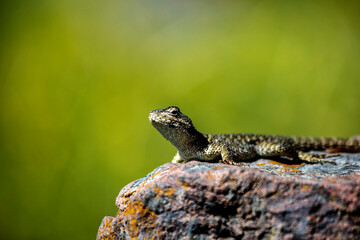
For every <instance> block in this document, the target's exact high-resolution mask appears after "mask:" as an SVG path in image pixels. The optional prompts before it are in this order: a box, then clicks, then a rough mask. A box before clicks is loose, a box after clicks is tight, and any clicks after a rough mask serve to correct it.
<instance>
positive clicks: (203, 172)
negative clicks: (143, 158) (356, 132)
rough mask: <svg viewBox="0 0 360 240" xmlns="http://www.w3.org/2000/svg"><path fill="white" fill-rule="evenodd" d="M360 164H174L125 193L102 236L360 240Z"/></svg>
mask: <svg viewBox="0 0 360 240" xmlns="http://www.w3.org/2000/svg"><path fill="white" fill-rule="evenodd" d="M343 158H348V160H349V161H348V162H347V163H346V162H345V161H344V162H341V161H342V160H344V159H343ZM359 162H360V156H359V155H358V154H345V155H343V157H342V158H339V159H338V162H337V163H338V164H337V165H331V164H324V165H319V164H313V165H304V164H300V165H288V164H284V163H278V162H274V161H265V160H259V161H256V162H253V163H251V164H250V166H249V167H239V166H230V165H224V164H211V163H201V162H195V161H194V162H189V163H185V164H179V163H177V164H173V163H167V164H164V165H162V166H160V167H158V168H156V169H155V170H154V171H153V172H151V173H150V174H149V175H147V176H146V177H144V178H141V179H139V180H136V181H134V182H132V183H130V184H128V185H127V186H125V187H124V188H123V189H122V190H121V191H120V193H119V195H118V197H117V199H116V205H117V207H118V208H119V211H118V213H117V215H116V216H115V217H105V218H104V219H103V221H102V223H101V225H100V228H99V232H98V235H97V239H99V240H100V239H134V238H135V239H219V238H222V239H360V202H359V199H360V172H359V171H360V168H359ZM334 168H337V169H338V172H339V173H341V174H336V172H335V171H333V169H334ZM319 169H320V170H321V171H320V170H319ZM327 169H328V170H327Z"/></svg>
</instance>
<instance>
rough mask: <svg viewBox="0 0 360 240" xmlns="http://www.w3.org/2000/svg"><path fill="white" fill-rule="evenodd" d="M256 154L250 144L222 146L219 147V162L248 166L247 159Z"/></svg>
mask: <svg viewBox="0 0 360 240" xmlns="http://www.w3.org/2000/svg"><path fill="white" fill-rule="evenodd" d="M255 156H256V151H255V149H254V146H252V145H242V146H236V147H234V146H226V145H225V146H222V147H221V162H222V163H226V164H231V165H238V166H248V164H247V163H244V162H243V161H247V160H249V159H252V158H254V157H255Z"/></svg>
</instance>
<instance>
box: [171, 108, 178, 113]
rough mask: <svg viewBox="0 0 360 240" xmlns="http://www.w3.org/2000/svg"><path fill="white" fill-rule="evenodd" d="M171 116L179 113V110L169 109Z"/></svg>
mask: <svg viewBox="0 0 360 240" xmlns="http://www.w3.org/2000/svg"><path fill="white" fill-rule="evenodd" d="M169 112H170V113H171V114H178V113H179V110H178V109H176V108H173V109H170V111H169Z"/></svg>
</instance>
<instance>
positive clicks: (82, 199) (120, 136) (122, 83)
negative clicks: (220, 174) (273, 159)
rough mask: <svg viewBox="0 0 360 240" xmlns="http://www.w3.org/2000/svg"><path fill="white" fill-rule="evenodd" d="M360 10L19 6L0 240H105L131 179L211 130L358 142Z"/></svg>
mask: <svg viewBox="0 0 360 240" xmlns="http://www.w3.org/2000/svg"><path fill="white" fill-rule="evenodd" d="M359 6H360V4H358V3H356V2H352V3H350V2H347V1H197V0H195V1H179V0H176V1H160V0H156V1H155V0H150V1H114V0H105V1H94V0H87V1H70V0H60V1H51V0H47V1H45V0H44V1H39V0H34V1H17V0H15V1H8V2H7V3H6V2H3V3H2V7H1V10H0V11H1V14H0V18H1V26H0V36H1V37H0V42H1V46H0V50H1V55H0V77H1V78H0V79H1V81H0V86H1V88H0V91H1V93H0V104H1V105H0V107H1V109H0V110H1V116H0V132H1V138H0V139H1V145H0V151H1V152H0V153H1V170H0V171H1V172H0V178H1V185H0V186H1V189H2V194H1V196H0V204H1V224H0V225H1V227H2V229H1V233H0V236H1V239H94V238H95V235H96V232H97V228H98V226H99V224H100V222H101V219H102V217H103V216H105V215H112V216H113V215H115V214H116V207H115V206H114V201H115V197H116V196H117V194H118V192H119V190H120V189H121V188H122V187H123V186H125V185H126V184H127V183H129V182H130V181H133V180H135V179H137V178H140V177H142V176H144V175H145V174H147V173H148V172H150V171H151V170H152V169H154V168H155V167H157V166H159V165H161V164H163V163H165V162H167V161H170V160H171V158H172V156H173V155H174V154H175V149H174V147H172V146H171V145H170V144H169V143H168V142H166V141H165V140H164V139H163V138H162V137H161V135H160V134H158V133H157V132H156V131H155V129H153V128H152V126H151V125H150V124H149V122H148V119H147V115H148V112H149V111H150V110H153V109H156V108H160V107H167V106H169V105H176V106H179V107H180V108H181V109H182V110H183V112H184V113H186V114H187V115H189V116H190V117H191V118H192V119H193V122H194V123H195V125H196V126H197V128H198V129H199V130H200V131H203V132H208V133H225V132H255V133H277V134H289V135H319V136H320V135H321V136H351V135H354V134H358V133H360V124H359V122H360V111H359V104H360V94H359V90H360V68H359V62H360V61H359V60H360V35H359V34H360V21H359V20H360V15H359V12H360V8H359Z"/></svg>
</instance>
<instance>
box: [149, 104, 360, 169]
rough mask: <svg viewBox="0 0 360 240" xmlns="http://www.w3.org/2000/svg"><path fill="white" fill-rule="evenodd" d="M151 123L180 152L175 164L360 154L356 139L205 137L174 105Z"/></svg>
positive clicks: (155, 115)
mask: <svg viewBox="0 0 360 240" xmlns="http://www.w3.org/2000/svg"><path fill="white" fill-rule="evenodd" d="M149 120H150V122H151V124H152V125H153V126H154V127H155V128H156V129H157V130H158V131H159V132H160V133H161V135H163V136H164V137H165V138H166V139H167V140H169V141H170V142H171V143H172V144H173V145H174V146H175V147H176V148H177V150H178V152H177V154H176V155H175V157H174V159H173V161H172V162H174V163H178V162H186V161H190V160H197V161H205V162H222V163H226V164H232V165H243V162H246V161H248V160H251V159H256V158H261V157H287V158H291V159H300V160H302V161H305V162H309V163H323V162H331V163H333V161H332V160H329V159H326V158H327V157H328V156H325V155H324V154H310V153H306V152H307V151H311V150H327V149H333V150H336V151H344V152H359V151H360V141H359V139H356V138H349V139H347V138H310V137H287V136H278V135H260V134H218V135H212V134H205V133H201V132H199V131H197V130H196V129H195V127H194V125H193V124H192V121H191V120H190V118H189V117H187V116H186V115H185V114H183V113H181V112H180V109H179V108H177V107H174V106H171V107H168V108H166V109H157V110H154V111H151V112H150V115H149Z"/></svg>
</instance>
